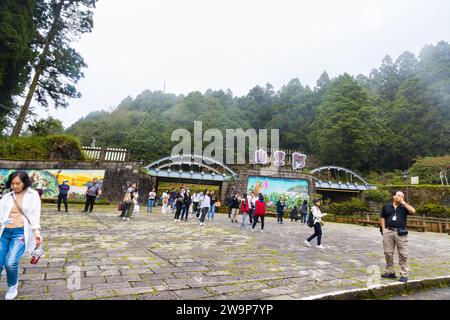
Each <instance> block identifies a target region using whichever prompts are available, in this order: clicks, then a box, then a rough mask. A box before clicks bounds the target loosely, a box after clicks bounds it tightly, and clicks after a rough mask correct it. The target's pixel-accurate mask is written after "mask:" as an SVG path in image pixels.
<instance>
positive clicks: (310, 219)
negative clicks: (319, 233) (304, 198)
mask: <svg viewBox="0 0 450 320" xmlns="http://www.w3.org/2000/svg"><path fill="white" fill-rule="evenodd" d="M306 224H307V225H308V227H310V228H312V227H314V215H313V214H312V210H311V211H310V212H309V214H308V217H307V218H306Z"/></svg>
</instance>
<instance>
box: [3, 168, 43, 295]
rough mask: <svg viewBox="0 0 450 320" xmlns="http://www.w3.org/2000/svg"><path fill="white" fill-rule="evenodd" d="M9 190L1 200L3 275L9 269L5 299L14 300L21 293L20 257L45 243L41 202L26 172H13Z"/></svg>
mask: <svg viewBox="0 0 450 320" xmlns="http://www.w3.org/2000/svg"><path fill="white" fill-rule="evenodd" d="M6 187H7V188H8V189H10V190H12V192H10V193H8V194H5V195H4V196H3V198H2V199H1V200H0V222H1V227H0V232H1V238H0V274H1V272H2V271H3V268H5V269H6V282H7V284H8V291H7V292H6V296H5V299H6V300H13V299H14V298H15V297H16V296H17V294H18V290H17V287H18V284H19V282H18V280H19V279H18V277H19V263H20V258H21V257H22V255H23V254H24V253H25V252H27V253H32V252H33V251H34V250H35V249H36V248H37V246H40V245H41V244H42V236H41V233H40V228H41V226H40V216H41V199H40V197H39V194H38V193H37V192H36V191H34V190H33V189H32V188H31V180H30V177H29V176H28V174H27V173H26V172H24V171H18V172H14V173H12V174H11V175H10V176H9V178H8V181H7V183H6Z"/></svg>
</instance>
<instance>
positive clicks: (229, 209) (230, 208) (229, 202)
mask: <svg viewBox="0 0 450 320" xmlns="http://www.w3.org/2000/svg"><path fill="white" fill-rule="evenodd" d="M233 197H234V196H231V197H228V198H227V199H226V201H227V206H228V219H230V221H233V220H232V219H231V211H233V208H232V207H231V204H232V202H233Z"/></svg>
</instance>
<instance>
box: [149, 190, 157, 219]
mask: <svg viewBox="0 0 450 320" xmlns="http://www.w3.org/2000/svg"><path fill="white" fill-rule="evenodd" d="M155 202H156V192H155V189H152V191H150V192H149V194H148V202H147V212H149V213H151V212H152V211H153V207H154V206H155Z"/></svg>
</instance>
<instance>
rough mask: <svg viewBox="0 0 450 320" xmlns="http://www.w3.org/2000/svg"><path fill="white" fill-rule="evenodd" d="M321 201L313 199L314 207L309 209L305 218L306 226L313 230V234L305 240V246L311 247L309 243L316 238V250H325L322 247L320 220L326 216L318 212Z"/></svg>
mask: <svg viewBox="0 0 450 320" xmlns="http://www.w3.org/2000/svg"><path fill="white" fill-rule="evenodd" d="M321 203H322V200H321V199H315V200H314V206H313V207H312V208H311V212H310V213H309V215H308V218H307V224H308V227H310V228H314V234H313V235H311V236H310V237H309V238H308V239H307V240H305V245H306V246H307V247H311V241H312V240H313V239H314V238H316V237H317V248H319V249H325V247H324V246H322V244H321V243H322V225H323V222H322V218H323V217H325V216H326V215H327V214H326V213H322V212H321V211H320V206H321Z"/></svg>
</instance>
